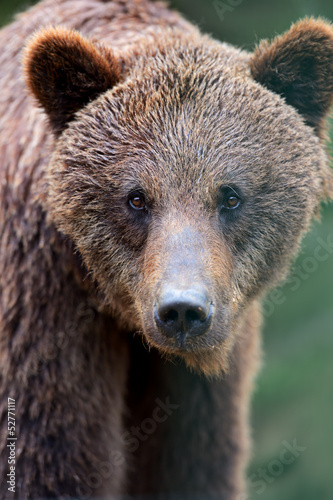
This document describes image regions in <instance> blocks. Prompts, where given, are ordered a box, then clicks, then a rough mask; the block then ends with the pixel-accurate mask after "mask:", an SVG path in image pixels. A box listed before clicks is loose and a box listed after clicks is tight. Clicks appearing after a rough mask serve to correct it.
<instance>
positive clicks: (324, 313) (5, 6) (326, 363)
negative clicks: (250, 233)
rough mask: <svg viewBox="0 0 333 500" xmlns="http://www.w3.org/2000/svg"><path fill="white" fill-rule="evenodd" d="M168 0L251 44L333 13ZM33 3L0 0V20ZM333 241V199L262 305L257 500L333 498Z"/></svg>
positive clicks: (246, 2) (308, 2)
mask: <svg viewBox="0 0 333 500" xmlns="http://www.w3.org/2000/svg"><path fill="white" fill-rule="evenodd" d="M171 4H172V6H173V7H175V8H177V9H178V10H180V11H181V12H183V13H184V14H185V16H186V17H187V18H188V19H189V20H192V21H194V22H195V23H196V24H198V25H199V26H200V27H201V29H202V30H203V31H205V32H208V33H211V34H213V36H214V37H216V38H218V39H220V40H224V41H227V42H230V43H233V44H235V45H237V46H240V47H243V48H245V49H247V50H251V49H252V48H253V47H254V44H255V43H256V42H257V41H258V40H260V39H261V38H267V37H268V38H270V37H272V36H274V35H276V34H278V33H281V32H283V31H284V30H286V29H288V27H289V26H290V24H291V23H292V22H294V21H296V20H297V19H299V18H301V17H303V16H309V15H313V16H323V17H325V18H327V19H330V20H333V2H332V0H279V2H267V1H264V0H226V1H213V0H173V1H172V2H171ZM28 5H29V2H27V1H24V2H22V1H21V0H10V1H9V0H1V1H0V24H5V23H7V22H9V21H10V19H11V17H12V15H13V14H14V13H15V12H18V11H19V10H21V9H24V8H26V7H27V6H28ZM331 129H333V127H331ZM331 135H333V134H331ZM327 241H328V242H331V246H332V243H333V204H332V205H330V206H326V207H324V208H323V212H322V222H321V224H319V223H315V224H314V226H313V230H312V232H311V234H310V235H308V236H307V237H306V239H305V240H304V242H303V245H302V252H301V254H300V256H299V258H298V260H297V262H296V264H295V266H294V269H293V271H292V273H291V277H292V279H290V281H289V282H287V283H286V284H285V285H284V286H283V287H282V288H280V289H278V292H275V293H271V294H270V295H269V297H268V299H267V301H266V303H265V305H264V316H265V323H264V328H263V334H264V335H263V344H264V346H263V347H264V363H263V368H262V370H261V373H260V375H259V377H258V379H257V385H256V392H255V395H254V401H253V411H252V425H253V441H254V446H253V454H252V461H251V464H250V467H249V471H248V476H249V480H250V485H249V499H251V500H260V499H261V498H262V499H264V500H281V499H284V500H332V499H333V251H332V250H330V248H329V247H327V245H326V244H325V242H326V243H327ZM319 249H320V250H319ZM318 255H319V256H320V257H319V259H318ZM293 446H294V447H293ZM291 447H293V448H292V449H293V452H291V451H289V452H288V453H287V451H285V450H288V448H289V449H290V448H291ZM284 462H289V463H284ZM239 500H245V498H244V499H239ZM246 500H248V499H247V498H246Z"/></svg>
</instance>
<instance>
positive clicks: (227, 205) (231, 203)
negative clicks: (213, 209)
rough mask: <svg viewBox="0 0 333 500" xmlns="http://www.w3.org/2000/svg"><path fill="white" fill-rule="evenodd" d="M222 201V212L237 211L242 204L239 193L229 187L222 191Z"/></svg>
mask: <svg viewBox="0 0 333 500" xmlns="http://www.w3.org/2000/svg"><path fill="white" fill-rule="evenodd" d="M220 200H221V201H220V208H221V209H222V210H235V209H236V208H238V207H239V206H240V205H241V203H242V200H241V197H240V196H239V195H238V193H237V191H236V190H235V189H234V188H232V187H229V186H225V187H223V188H222V189H221V198H220Z"/></svg>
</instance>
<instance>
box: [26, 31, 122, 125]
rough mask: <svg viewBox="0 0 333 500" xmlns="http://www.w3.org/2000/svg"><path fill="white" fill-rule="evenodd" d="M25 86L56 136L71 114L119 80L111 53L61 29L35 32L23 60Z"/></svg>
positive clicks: (118, 68)
mask: <svg viewBox="0 0 333 500" xmlns="http://www.w3.org/2000/svg"><path fill="white" fill-rule="evenodd" d="M23 64H24V69H25V73H26V79H27V84H28V87H29V89H30V90H31V92H32V93H33V94H34V95H35V97H36V98H37V100H38V102H39V104H40V105H41V107H42V108H43V109H44V110H45V112H46V113H47V115H48V117H49V120H50V123H51V126H52V128H53V130H54V131H55V132H56V133H59V132H61V131H62V130H63V128H64V127H65V125H66V123H67V122H68V121H70V120H72V118H73V116H74V113H75V112H76V111H78V110H79V109H81V108H82V107H83V106H85V105H86V104H88V102H90V101H92V100H93V99H95V98H96V97H97V96H98V95H99V94H101V93H103V92H105V91H106V90H108V89H110V88H112V87H113V86H114V85H115V84H116V83H117V82H119V80H120V66H119V64H118V62H117V61H116V59H115V57H114V55H113V53H112V52H111V50H109V49H107V48H105V47H103V46H99V45H97V44H94V43H93V42H91V41H89V40H87V39H86V38H84V37H83V36H82V35H81V34H80V33H78V32H76V31H71V30H68V29H65V28H61V27H59V28H48V29H44V30H42V31H40V32H37V33H36V34H35V35H34V36H33V38H32V39H31V41H30V42H29V44H28V46H27V48H26V50H25V53H24V58H23Z"/></svg>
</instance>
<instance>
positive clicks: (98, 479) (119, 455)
mask: <svg viewBox="0 0 333 500" xmlns="http://www.w3.org/2000/svg"><path fill="white" fill-rule="evenodd" d="M155 403H156V406H155V408H154V409H153V411H152V414H151V416H150V417H147V418H145V419H144V420H142V422H141V423H140V425H138V426H134V425H133V426H132V427H130V429H129V430H128V431H126V432H124V433H123V434H122V440H123V443H124V452H121V451H117V450H114V451H113V452H111V453H110V456H109V460H108V461H106V462H102V463H99V464H97V465H95V466H94V469H95V470H94V471H93V472H91V473H90V474H89V475H88V476H87V478H86V479H85V482H84V484H82V485H81V486H79V487H78V488H77V491H76V493H77V495H79V496H80V498H84V499H88V498H90V497H91V496H92V494H93V491H94V490H96V489H98V488H101V487H102V485H103V483H104V482H105V481H106V480H108V479H109V478H110V477H111V475H112V474H115V475H116V474H117V470H116V469H117V468H119V467H122V466H123V465H124V463H125V460H126V458H125V457H126V455H127V454H129V453H135V452H136V451H137V450H138V448H139V446H140V445H141V443H142V442H144V441H147V440H148V439H149V436H151V435H152V434H154V432H155V431H156V429H157V427H158V426H159V425H160V424H161V423H163V422H165V421H166V420H167V419H168V418H169V417H170V416H171V415H172V414H173V413H174V412H175V411H176V410H177V409H178V408H179V406H180V405H179V404H174V403H171V401H170V397H166V398H165V401H162V400H161V399H159V398H156V399H155Z"/></svg>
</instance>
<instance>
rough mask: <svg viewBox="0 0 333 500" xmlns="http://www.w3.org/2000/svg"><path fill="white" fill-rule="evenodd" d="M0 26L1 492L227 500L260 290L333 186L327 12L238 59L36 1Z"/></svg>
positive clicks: (75, 5) (185, 33) (93, 13)
mask: <svg viewBox="0 0 333 500" xmlns="http://www.w3.org/2000/svg"><path fill="white" fill-rule="evenodd" d="M0 41H1V47H2V51H1V55H0V68H1V73H0V88H1V98H0V131H1V134H0V152H1V153H0V179H1V182H0V190H1V194H0V203H1V209H0V223H1V225H0V235H1V238H0V252H1V258H0V325H1V328H0V341H1V348H0V353H1V363H0V366H1V368H0V373H1V386H0V387H1V399H0V401H1V446H0V453H1V458H0V463H1V466H0V470H1V478H2V482H1V485H0V497H1V499H7V498H10V499H21V500H24V499H33V498H35V499H37V498H39V499H41V498H43V499H46V498H59V499H65V498H70V497H71V498H92V497H99V498H101V497H104V498H125V496H126V498H128V496H127V495H129V496H131V497H133V498H136V499H139V498H151V499H177V500H185V499H186V500H194V499H195V498H200V499H202V498H205V499H219V500H240V499H241V498H244V497H243V496H242V495H243V494H242V492H243V491H244V484H243V483H244V481H243V475H244V466H245V464H246V457H247V453H248V451H247V450H248V428H247V420H248V402H249V396H250V394H251V385H252V380H253V376H254V373H255V371H256V367H257V362H258V359H259V357H260V356H259V351H260V348H259V345H260V343H259V342H258V328H259V325H260V306H259V302H260V299H261V297H262V296H263V294H264V293H265V291H266V290H267V289H268V288H269V287H271V286H273V285H275V284H276V283H277V282H278V281H279V280H280V279H281V278H283V277H284V276H285V274H286V271H287V269H288V265H289V263H290V260H291V259H292V258H293V257H294V256H295V253H296V251H297V248H298V246H299V243H300V240H301V238H302V236H303V234H304V232H305V231H306V230H307V229H308V227H309V224H310V222H311V219H312V218H313V216H315V215H316V214H318V209H319V204H320V202H321V200H323V199H325V198H328V197H330V196H332V192H333V183H332V175H331V172H330V170H329V167H328V159H327V155H326V153H325V148H324V139H325V118H326V117H327V114H328V112H329V108H330V105H331V103H332V99H333V28H332V26H331V25H329V24H328V23H326V22H324V21H322V20H314V19H305V20H303V21H300V22H298V23H297V24H295V25H293V26H292V27H291V29H290V30H289V31H288V32H287V33H286V34H284V35H282V36H280V37H277V38H276V39H275V40H273V42H271V43H268V42H266V41H265V42H262V43H261V44H260V45H259V46H258V47H257V49H256V50H255V52H254V53H248V52H245V51H241V50H238V49H236V48H234V47H231V46H229V45H227V44H223V43H220V42H218V41H215V40H213V39H211V38H210V37H209V36H204V35H201V34H200V33H199V31H198V29H197V28H195V27H194V26H192V25H191V24H189V23H188V22H186V21H185V20H183V19H182V18H181V16H180V15H178V14H177V13H174V12H172V11H170V10H168V9H167V8H166V6H165V5H164V4H162V3H151V2H150V1H148V0H112V1H111V0H110V1H107V0H106V1H102V0H81V1H77V0H57V1H56V2H55V1H54V0H44V1H42V2H41V3H40V4H38V5H37V6H35V7H33V8H31V9H30V10H29V11H28V12H27V13H25V14H22V15H20V16H19V17H18V18H17V20H16V21H15V22H14V23H13V24H11V25H9V26H8V27H6V28H4V29H3V30H2V31H1V34H0ZM21 61H23V69H22V66H21ZM4 478H5V479H4Z"/></svg>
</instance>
